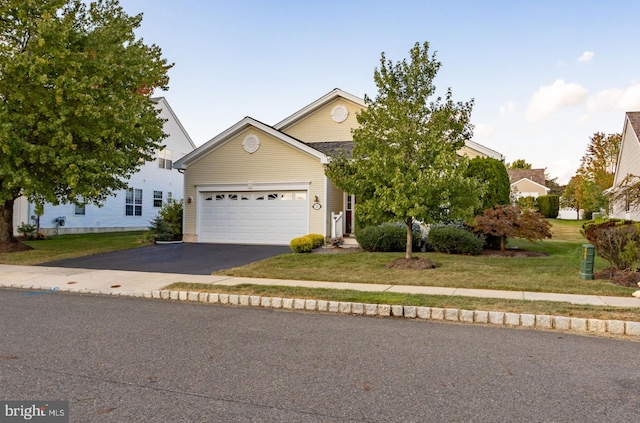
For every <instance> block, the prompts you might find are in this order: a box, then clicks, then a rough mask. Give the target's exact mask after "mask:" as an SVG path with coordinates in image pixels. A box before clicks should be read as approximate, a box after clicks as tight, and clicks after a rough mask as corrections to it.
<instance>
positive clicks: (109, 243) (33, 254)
mask: <svg viewBox="0 0 640 423" xmlns="http://www.w3.org/2000/svg"><path fill="white" fill-rule="evenodd" d="M141 236H142V232H104V233H90V234H74V235H55V236H52V237H50V238H49V239H47V240H43V241H27V242H25V244H27V245H29V246H31V247H33V250H29V251H21V252H17V253H0V264H17V265H25V266H31V265H34V264H42V263H46V262H49V261H54V260H62V259H66V258H73V257H81V256H88V255H92V254H98V253H106V252H108V251H117V250H125V249H128V248H136V247H142V246H144V245H149V244H145V243H141V242H139V239H140V238H141Z"/></svg>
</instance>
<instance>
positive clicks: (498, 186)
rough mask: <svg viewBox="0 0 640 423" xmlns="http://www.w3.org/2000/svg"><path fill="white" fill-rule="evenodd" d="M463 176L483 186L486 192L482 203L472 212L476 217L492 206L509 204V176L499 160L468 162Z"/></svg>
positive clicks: (479, 159)
mask: <svg viewBox="0 0 640 423" xmlns="http://www.w3.org/2000/svg"><path fill="white" fill-rule="evenodd" d="M465 175H466V176H468V177H473V178H476V179H477V180H478V181H480V182H481V183H483V184H485V188H486V190H485V193H484V195H483V196H482V203H481V204H480V206H479V207H477V208H476V210H475V211H474V214H475V215H476V216H477V215H481V214H482V213H483V212H484V211H485V210H486V209H490V208H492V207H494V206H503V205H507V204H510V203H511V184H510V183H509V174H508V173H507V168H506V166H505V164H504V163H503V162H501V161H500V160H497V159H493V158H491V157H475V158H473V159H471V160H470V161H469V167H468V168H467V171H466V172H465Z"/></svg>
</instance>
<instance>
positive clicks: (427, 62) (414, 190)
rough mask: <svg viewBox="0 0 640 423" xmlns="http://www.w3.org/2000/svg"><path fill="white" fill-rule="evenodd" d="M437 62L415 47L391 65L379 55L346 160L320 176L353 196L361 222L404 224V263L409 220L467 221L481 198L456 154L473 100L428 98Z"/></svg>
mask: <svg viewBox="0 0 640 423" xmlns="http://www.w3.org/2000/svg"><path fill="white" fill-rule="evenodd" d="M440 66H441V63H440V62H439V61H437V60H436V58H435V54H434V55H431V56H430V55H429V44H428V43H426V42H425V43H424V44H423V45H422V46H421V45H420V44H419V43H416V44H415V46H414V47H413V48H412V49H411V51H410V60H409V61H407V60H403V61H401V62H397V63H393V62H392V61H390V60H389V61H387V59H386V57H385V55H384V53H383V54H382V57H381V59H380V68H379V69H376V70H375V72H374V80H375V83H376V86H377V87H378V94H377V96H376V98H375V100H371V99H370V98H369V97H367V96H365V102H366V104H367V109H366V110H363V111H362V112H361V113H359V114H358V116H357V119H358V123H359V124H360V127H359V128H357V129H355V130H354V131H353V140H354V142H355V146H354V148H353V152H352V157H351V158H347V157H346V156H344V155H337V156H335V157H332V160H331V162H330V163H329V164H328V165H327V167H326V173H327V176H328V177H329V178H330V179H331V180H332V181H333V182H334V183H335V184H336V186H337V187H339V188H340V189H342V190H344V191H346V192H350V193H353V194H355V195H356V196H357V198H358V204H357V205H356V213H357V214H358V217H359V219H360V221H361V222H363V223H365V224H368V223H369V224H377V223H383V222H387V221H392V220H400V221H402V222H403V223H404V224H405V226H406V231H407V243H406V252H405V257H406V258H411V250H412V231H411V230H412V227H413V223H414V221H416V220H419V221H423V222H425V223H435V222H440V221H443V220H449V219H465V218H467V217H469V216H471V215H472V213H473V210H474V208H476V207H477V206H478V204H479V196H480V195H481V194H482V189H481V187H480V184H479V183H478V182H477V181H476V180H475V179H473V178H465V176H464V172H465V170H466V166H467V162H468V160H467V159H466V158H459V157H458V156H457V154H456V152H457V151H458V150H459V149H460V148H461V147H463V146H464V145H465V142H466V141H467V140H469V139H470V138H471V136H472V126H471V124H470V123H469V118H470V114H471V108H472V106H473V102H472V101H470V102H466V103H460V102H454V101H453V100H452V93H451V89H448V90H447V93H446V98H445V99H444V100H442V98H440V97H438V98H436V99H433V100H431V101H430V100H429V99H430V98H431V97H432V96H433V95H434V93H435V89H436V88H435V86H434V85H433V79H434V77H435V76H436V74H437V72H438V70H439V69H440Z"/></svg>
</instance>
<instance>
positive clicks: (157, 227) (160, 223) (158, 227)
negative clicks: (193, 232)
mask: <svg viewBox="0 0 640 423" xmlns="http://www.w3.org/2000/svg"><path fill="white" fill-rule="evenodd" d="M149 231H150V232H151V236H152V237H153V238H154V239H155V240H156V241H171V240H172V239H173V233H172V228H171V225H169V223H168V222H167V221H166V220H164V219H163V218H162V217H161V216H160V215H158V216H156V217H154V218H153V220H152V221H151V225H149Z"/></svg>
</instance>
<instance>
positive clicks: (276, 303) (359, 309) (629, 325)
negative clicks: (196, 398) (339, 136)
mask: <svg viewBox="0 0 640 423" xmlns="http://www.w3.org/2000/svg"><path fill="white" fill-rule="evenodd" d="M5 287H6V288H16V289H24V290H31V291H38V292H34V294H35V293H37V294H46V293H49V292H51V293H53V292H69V293H75V294H92V295H108V296H122V297H135V298H150V299H158V300H173V301H184V302H199V303H209V304H223V305H234V306H242V307H260V308H270V309H282V310H292V311H315V312H321V313H332V314H346V315H354V316H372V317H401V318H406V319H416V320H434V321H446V322H459V323H467V324H469V323H471V324H482V325H489V326H491V325H495V326H505V327H521V328H526V329H546V330H559V331H566V332H575V333H581V334H592V335H598V334H609V335H627V336H634V337H638V338H640V322H633V321H622V320H602V319H589V318H582V317H580V318H578V317H566V316H554V315H546V314H524V313H523V314H520V313H507V312H502V311H482V310H461V309H456V308H438V307H418V306H403V305H389V304H364V303H351V302H342V301H327V300H310V299H299V298H282V297H262V296H258V295H237V294H220V293H209V292H197V291H168V290H155V291H145V292H127V291H118V290H93V289H92V290H89V289H78V288H66V287H64V288H54V289H51V288H50V287H41V286H33V285H17V284H13V285H6V286H5ZM42 291H45V292H42Z"/></svg>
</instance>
